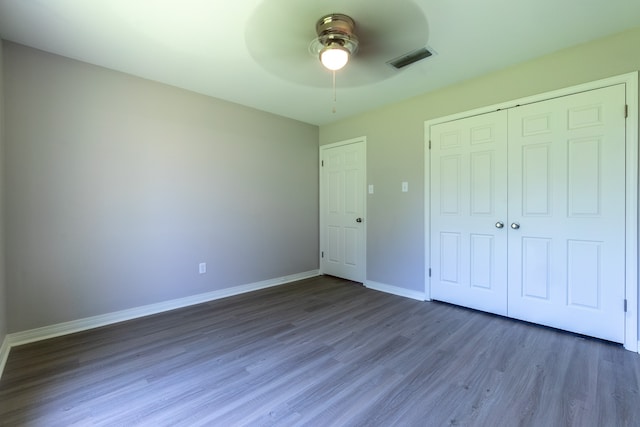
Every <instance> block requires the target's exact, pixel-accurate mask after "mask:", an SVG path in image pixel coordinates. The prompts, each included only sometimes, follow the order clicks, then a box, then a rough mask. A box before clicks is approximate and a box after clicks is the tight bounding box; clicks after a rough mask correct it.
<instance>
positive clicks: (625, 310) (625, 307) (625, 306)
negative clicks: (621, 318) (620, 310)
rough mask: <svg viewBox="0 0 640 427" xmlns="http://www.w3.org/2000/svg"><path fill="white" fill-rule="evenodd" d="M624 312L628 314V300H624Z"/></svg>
mask: <svg viewBox="0 0 640 427" xmlns="http://www.w3.org/2000/svg"><path fill="white" fill-rule="evenodd" d="M624 312H625V313H626V312H627V300H626V299H625V300H624Z"/></svg>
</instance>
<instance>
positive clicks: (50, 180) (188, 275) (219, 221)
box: [4, 42, 318, 332]
mask: <svg viewBox="0 0 640 427" xmlns="http://www.w3.org/2000/svg"><path fill="white" fill-rule="evenodd" d="M4 81H5V94H4V95H5V119H6V120H5V124H6V139H5V144H6V163H5V166H6V175H5V176H6V183H5V188H6V199H5V201H6V205H5V206H6V208H7V209H6V218H5V220H6V244H7V246H6V247H7V254H6V255H7V298H8V300H9V301H10V305H9V317H8V331H9V332H18V331H23V330H28V329H31V328H36V327H40V326H45V325H51V324H56V323H59V322H64V321H70V320H74V319H80V318H84V317H89V316H95V315H99V314H103V313H110V312H114V311H118V310H123V309H127V308H132V307H138V306H142V305H146V304H152V303H156V302H161V301H166V300H171V299H175V298H181V297H186V296H191V295H196V294H200V293H205V292H210V291H215V290H220V289H223V288H228V287H231V286H235V285H242V284H249V283H255V282H258V281H263V280H268V279H272V278H277V277H282V276H286V275H291V274H296V273H301V272H307V271H311V270H315V269H317V268H318V128H317V127H316V126H311V125H308V124H304V123H301V122H297V121H293V120H290V119H285V118H282V117H278V116H275V115H271V114H267V113H264V112H260V111H257V110H254V109H250V108H246V107H242V106H239V105H236V104H231V103H228V102H224V101H220V100H216V99H213V98H210V97H206V96H202V95H198V94H194V93H191V92H187V91H184V90H181V89H177V88H173V87H169V86H166V85H162V84H158V83H155V82H151V81H147V80H143V79H140V78H136V77H132V76H129V75H126V74H122V73H119V72H115V71H111V70H107V69H104V68H100V67H96V66H92V65H88V64H85V63H81V62H77V61H74V60H71V59H67V58H63V57H60V56H56V55H52V54H47V53H43V52H41V51H37V50H34V49H31V48H27V47H24V46H20V45H16V44H13V43H9V42H5V44H4ZM199 262H207V267H208V272H207V274H204V275H199V274H198V263H199Z"/></svg>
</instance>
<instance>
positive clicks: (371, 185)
mask: <svg viewBox="0 0 640 427" xmlns="http://www.w3.org/2000/svg"><path fill="white" fill-rule="evenodd" d="M369 194H373V184H369Z"/></svg>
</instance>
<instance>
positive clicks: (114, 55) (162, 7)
mask: <svg viewBox="0 0 640 427" xmlns="http://www.w3.org/2000/svg"><path fill="white" fill-rule="evenodd" d="M394 1H396V2H399V3H394V2H392V1H391V0H342V1H339V0H323V1H322V2H313V1H311V0H307V1H304V0H237V1H230V0H0V37H2V38H3V39H5V40H10V41H13V42H17V43H21V44H24V45H27V46H32V47H35V48H38V49H42V50H45V51H48V52H53V53H57V54H59V55H63V56H67V57H70V58H75V59H79V60H82V61H86V62H89V63H92V64H97V65H100V66H104V67H107V68H111V69H114V70H119V71H123V72H126V73H130V74H133V75H137V76H140V77H144V78H148V79H151V80H156V81H159V82H164V83H167V84H170V85H174V86H178V87H181V88H185V89H188V90H192V91H195V92H199V93H203V94H206V95H210V96H213V97H216V98H221V99H225V100H228V101H232V102H236V103H239V104H243V105H247V106H250V107H254V108H258V109H261V110H265V111H269V112H272V113H275V114H279V115H282V116H286V117H291V118H294V119H297V120H301V121H303V122H307V123H312V124H317V125H322V124H326V123H330V122H332V121H335V120H339V119H342V118H345V117H348V116H351V115H354V114H358V113H361V112H363V111H366V110H369V109H373V108H377V107H380V106H383V105H386V104H389V103H393V102H396V101H400V100H403V99H407V98H410V97H413V96H416V95H419V94H422V93H425V92H429V91H432V90H434V89H437V88H440V87H444V86H447V85H451V84H455V83H456V82H459V81H462V80H465V79H469V78H472V77H474V76H478V75H482V74H485V73H488V72H490V71H492V70H497V69H500V68H504V67H506V66H509V65H512V64H516V63H519V62H522V61H526V60H528V59H532V58H535V57H538V56H541V55H544V54H547V53H550V52H553V51H557V50H559V49H563V48H566V47H569V46H572V45H576V44H580V43H584V42H587V41H590V40H593V39H597V38H600V37H604V36H606V35H609V34H614V33H618V32H621V31H624V30H626V29H629V28H633V27H636V26H638V25H640V1H638V0H607V1H604V0H482V1H479V0H414V1H412V0H404V2H402V1H400V0H394ZM402 4H404V5H405V6H406V5H407V4H409V5H410V6H411V7H413V8H414V9H415V10H417V11H419V12H422V14H423V15H424V18H423V19H422V17H421V19H422V22H423V23H424V24H425V28H420V29H418V30H420V32H422V33H424V34H428V40H426V41H425V42H426V44H427V45H428V46H429V47H430V48H432V49H433V50H434V51H435V52H437V55H435V56H434V57H432V58H429V59H427V60H425V61H421V62H419V63H416V64H413V65H411V66H410V67H407V68H405V69H404V70H402V71H400V72H394V73H393V74H389V76H390V77H388V78H385V79H382V80H376V81H372V82H369V83H368V84H363V85H356V84H346V85H343V86H341V79H342V81H343V82H347V83H348V82H353V81H354V80H353V79H356V80H357V78H358V75H357V73H361V72H363V70H362V68H360V69H359V68H357V65H353V64H356V62H355V61H357V60H358V58H357V55H356V56H355V57H354V58H353V61H354V62H353V64H349V65H353V66H352V67H351V68H349V65H347V68H345V69H343V70H341V71H339V72H338V73H337V76H336V85H337V93H336V95H337V102H336V105H335V107H336V112H335V113H334V112H332V109H333V106H334V103H333V92H332V89H331V75H330V74H329V73H324V72H323V71H322V70H321V69H320V64H319V62H317V59H316V58H314V57H312V56H311V55H310V54H309V53H308V52H306V51H305V52H304V55H307V56H306V57H305V59H304V60H305V61H308V63H305V65H304V66H298V65H297V64H296V65H292V68H291V70H292V71H291V73H294V74H295V72H297V73H298V76H299V73H302V72H307V71H305V67H314V68H313V70H314V71H313V72H316V71H315V67H316V66H317V67H318V68H317V69H318V70H319V71H317V72H323V74H321V77H320V78H319V79H313V81H314V82H313V84H307V83H305V82H304V81H303V82H300V79H295V78H294V79H292V78H291V77H292V76H293V74H291V75H289V74H290V73H289V72H287V73H283V74H287V75H278V72H277V70H276V71H274V69H273V68H270V69H267V68H268V67H267V68H265V67H264V66H263V65H261V64H260V63H258V61H257V60H256V59H255V58H258V57H259V56H260V52H257V53H256V49H258V50H259V49H263V46H261V45H260V43H259V42H260V38H259V34H260V31H256V28H255V27H256V26H258V24H259V25H260V28H259V29H262V28H265V24H268V23H269V22H273V25H272V26H271V28H272V29H273V33H269V34H265V37H267V38H269V40H271V39H274V40H277V39H278V35H279V37H280V38H281V39H282V46H283V49H282V50H283V52H282V55H283V56H285V55H288V54H290V53H291V52H286V49H291V46H294V45H296V43H297V44H299V45H300V46H302V47H301V49H306V46H307V45H308V44H309V42H310V41H311V39H312V38H313V37H314V35H315V33H314V31H315V27H314V26H315V22H316V21H317V19H318V18H320V15H319V11H320V13H331V12H340V13H349V14H350V15H351V16H352V17H353V18H354V19H355V21H356V26H358V25H362V26H364V27H366V26H367V22H361V20H360V21H359V16H358V15H359V13H358V11H359V10H361V11H362V13H361V14H360V15H361V16H373V15H375V13H376V11H379V12H380V14H384V13H387V14H389V13H390V11H389V8H390V7H393V5H402ZM405 9H406V8H405ZM365 11H366V12H367V13H365ZM378 18H380V17H378ZM414 21H415V20H414ZM407 22H409V21H407ZM412 22H413V21H412ZM418 22H420V20H418ZM411 25H415V23H413V24H411ZM411 25H407V26H405V25H398V26H395V27H394V28H392V29H391V30H389V29H385V31H386V34H388V36H389V37H401V36H404V35H407V36H410V35H411V34H407V33H408V32H409V31H412V32H414V33H415V31H416V28H415V27H413V28H411ZM252 26H253V27H252ZM266 26H269V25H266ZM408 27H409V28H408ZM300 28H308V35H307V32H305V33H304V36H302V35H301V34H300ZM305 31H306V30H305ZM356 32H357V30H356ZM294 33H295V34H294ZM298 39H302V40H298ZM294 41H295V42H296V43H293V42H294ZM361 41H362V40H361ZM252 43H253V45H252ZM256 46H258V47H257V48H256ZM416 47H420V46H412V47H408V49H407V50H411V49H415V48H416ZM402 53H404V52H402ZM272 55H275V56H278V55H280V50H278V49H276V48H275V47H274V49H273V51H270V52H269V57H271V56H272ZM594 55H598V52H594ZM276 59H277V58H276ZM388 59H393V58H388ZM350 71H351V72H352V73H351V74H348V73H349V72H350ZM323 78H326V84H325V83H323V81H322V79H323ZM303 80H304V79H303Z"/></svg>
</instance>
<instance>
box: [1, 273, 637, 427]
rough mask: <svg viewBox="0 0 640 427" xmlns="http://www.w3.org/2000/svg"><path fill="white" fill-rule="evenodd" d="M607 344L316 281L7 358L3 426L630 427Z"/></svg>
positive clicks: (633, 373)
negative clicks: (344, 426)
mask: <svg viewBox="0 0 640 427" xmlns="http://www.w3.org/2000/svg"><path fill="white" fill-rule="evenodd" d="M639 380H640V356H639V355H638V354H634V353H631V352H628V351H625V350H624V349H623V348H622V347H621V346H619V345H614V344H611V343H606V342H602V341H598V340H593V339H587V338H583V337H579V336H575V335H572V334H568V333H564V332H560V331H556V330H552V329H548V328H543V327H538V326H534V325H530V324H526V323H522V322H518V321H515V320H510V319H506V318H502V317H498V316H493V315H488V314H484V313H480V312H475V311H471V310H466V309H463V308H459V307H455V306H451V305H447V304H442V303H429V302H419V301H414V300H410V299H405V298H401V297H397V296H393V295H387V294H384V293H380V292H376V291H373V290H368V289H365V288H364V287H362V286H361V285H358V284H354V283H351V282H348V281H344V280H340V279H336V278H332V277H318V278H313V279H307V280H303V281H300V282H296V283H293V284H289V285H284V286H280V287H276V288H270V289H266V290H262V291H257V292H253V293H249V294H244V295H240V296H236V297H231V298H226V299H222V300H218V301H213V302H210V303H206V304H200V305H197V306H193V307H189V308H185V309H180V310H175V311H172V312H168V313H163V314H159V315H155V316H150V317H147V318H143V319H138V320H133V321H129V322H125V323H121V324H117V325H112V326H108V327H103V328H99V329H94V330H91V331H86V332H81V333H76V334H73V335H67V336H64V337H59V338H54V339H50V340H47V341H43V342H38V343H33V344H28V345H24V346H21V347H17V348H14V349H12V350H11V353H10V355H9V360H8V362H7V365H6V369H5V373H4V376H3V378H2V380H1V381H0V424H1V425H3V426H47V427H48V426H70V425H80V426H83V425H106V426H112V425H113V426H129V425H145V426H147V425H148V426H165V425H166V426H197V425H207V426H209V425H211V426H244V425H249V426H254V425H255V426H267V425H283V426H290V425H309V426H331V425H338V426H343V425H348V426H396V425H397V426H447V425H470V426H544V427H548V426H581V427H583V426H625V425H628V426H632V425H633V426H638V425H640V395H639V394H638V382H639Z"/></svg>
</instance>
